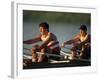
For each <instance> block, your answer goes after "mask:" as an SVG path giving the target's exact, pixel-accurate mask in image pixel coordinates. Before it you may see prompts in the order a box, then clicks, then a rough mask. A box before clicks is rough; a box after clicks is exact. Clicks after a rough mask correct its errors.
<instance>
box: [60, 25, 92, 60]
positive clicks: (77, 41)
mask: <svg viewBox="0 0 100 80" xmlns="http://www.w3.org/2000/svg"><path fill="white" fill-rule="evenodd" d="M90 43H91V37H90V34H88V33H87V27H86V25H81V26H80V33H79V34H78V35H77V36H75V37H74V38H73V39H71V40H68V41H65V42H64V43H63V44H62V47H64V46H65V45H68V44H72V45H73V47H72V49H71V51H72V59H77V58H78V56H77V51H80V53H79V58H80V59H89V58H90V56H91V47H90Z"/></svg>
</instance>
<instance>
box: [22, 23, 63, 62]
mask: <svg viewBox="0 0 100 80" xmlns="http://www.w3.org/2000/svg"><path fill="white" fill-rule="evenodd" d="M39 31H40V34H39V35H38V36H37V37H35V38H34V39H31V40H27V41H24V43H25V44H33V43H36V42H39V41H42V44H41V45H35V46H34V47H33V48H32V49H31V52H32V62H47V61H48V57H47V56H46V55H45V53H52V54H57V55H60V50H61V49H60V46H59V42H58V40H57V37H56V35H55V34H53V33H52V32H49V24H48V23H46V22H42V23H40V24H39ZM36 52H41V53H42V54H36ZM49 58H50V59H56V60H59V58H58V57H54V56H49Z"/></svg>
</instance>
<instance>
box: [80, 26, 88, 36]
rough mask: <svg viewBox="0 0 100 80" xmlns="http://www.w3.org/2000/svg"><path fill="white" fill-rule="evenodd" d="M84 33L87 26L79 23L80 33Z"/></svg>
mask: <svg viewBox="0 0 100 80" xmlns="http://www.w3.org/2000/svg"><path fill="white" fill-rule="evenodd" d="M86 33H87V27H86V25H81V26H80V34H81V35H84V34H86Z"/></svg>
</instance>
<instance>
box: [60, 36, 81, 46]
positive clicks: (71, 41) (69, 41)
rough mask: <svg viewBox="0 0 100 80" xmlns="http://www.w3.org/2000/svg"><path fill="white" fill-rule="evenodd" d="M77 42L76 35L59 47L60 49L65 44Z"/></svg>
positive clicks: (77, 37)
mask: <svg viewBox="0 0 100 80" xmlns="http://www.w3.org/2000/svg"><path fill="white" fill-rule="evenodd" d="M77 41H79V35H77V36H76V37H75V38H73V39H71V40H68V41H65V42H64V43H63V44H62V45H61V47H64V46H65V45H66V44H72V43H75V42H77Z"/></svg>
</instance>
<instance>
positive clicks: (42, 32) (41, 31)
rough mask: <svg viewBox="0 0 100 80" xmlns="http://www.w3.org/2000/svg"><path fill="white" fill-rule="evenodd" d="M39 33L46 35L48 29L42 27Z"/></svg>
mask: <svg viewBox="0 0 100 80" xmlns="http://www.w3.org/2000/svg"><path fill="white" fill-rule="evenodd" d="M39 31H40V33H41V34H45V31H46V29H44V28H43V27H41V26H40V28H39Z"/></svg>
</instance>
